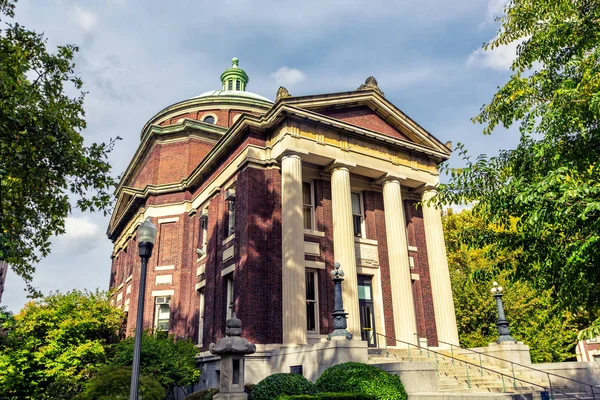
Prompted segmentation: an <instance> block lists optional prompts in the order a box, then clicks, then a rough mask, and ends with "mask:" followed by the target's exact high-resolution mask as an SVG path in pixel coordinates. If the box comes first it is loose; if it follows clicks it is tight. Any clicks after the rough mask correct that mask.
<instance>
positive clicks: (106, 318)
mask: <svg viewBox="0 0 600 400" xmlns="http://www.w3.org/2000/svg"><path fill="white" fill-rule="evenodd" d="M122 320H123V312H122V311H121V310H118V309H116V308H114V307H113V306H111V305H110V303H109V301H108V296H107V294H106V293H100V292H93V293H92V292H80V291H77V290H74V291H71V292H68V293H65V294H60V293H56V294H51V295H49V296H47V297H45V298H44V299H38V300H36V301H34V302H30V303H29V304H27V305H26V306H25V308H24V309H23V310H22V311H21V312H20V313H19V314H17V315H16V316H14V318H7V319H5V322H4V323H3V326H2V330H3V331H4V332H6V337H5V340H4V341H0V398H8V399H70V398H72V397H73V396H74V395H75V394H77V393H78V392H79V391H81V385H82V383H83V382H84V381H86V380H87V379H89V378H90V377H91V376H92V375H93V373H94V372H96V371H97V370H98V369H99V368H100V367H102V366H103V365H105V364H106V363H107V362H108V360H109V357H110V355H111V354H110V346H111V345H112V344H114V343H117V342H118V340H119V329H120V328H121V326H122Z"/></svg>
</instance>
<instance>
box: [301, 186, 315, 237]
mask: <svg viewBox="0 0 600 400" xmlns="http://www.w3.org/2000/svg"><path fill="white" fill-rule="evenodd" d="M314 198H315V196H314V191H313V184H312V182H302V217H303V219H304V229H314V226H315V225H314V220H315V202H314Z"/></svg>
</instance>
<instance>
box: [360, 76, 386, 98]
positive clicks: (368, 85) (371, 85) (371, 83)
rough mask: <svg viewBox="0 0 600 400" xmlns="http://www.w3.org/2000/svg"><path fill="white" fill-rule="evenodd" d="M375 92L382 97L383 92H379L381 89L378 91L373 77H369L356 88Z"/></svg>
mask: <svg viewBox="0 0 600 400" xmlns="http://www.w3.org/2000/svg"><path fill="white" fill-rule="evenodd" d="M370 89H372V90H375V91H376V92H377V93H379V94H380V95H382V96H383V92H382V91H381V89H379V86H378V85H377V79H375V77H373V76H370V77H368V78H367V79H366V80H365V83H363V84H362V85H360V86H359V87H358V89H356V90H357V91H358V90H370Z"/></svg>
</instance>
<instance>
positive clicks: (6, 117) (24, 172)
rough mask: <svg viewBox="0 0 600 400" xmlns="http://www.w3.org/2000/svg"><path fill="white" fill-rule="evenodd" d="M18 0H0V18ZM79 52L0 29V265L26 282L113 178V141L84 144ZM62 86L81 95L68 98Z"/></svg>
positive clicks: (99, 206) (98, 205)
mask: <svg viewBox="0 0 600 400" xmlns="http://www.w3.org/2000/svg"><path fill="white" fill-rule="evenodd" d="M15 1H16V0H0V21H2V19H3V18H4V19H6V18H13V17H14V8H15ZM77 51H78V48H77V47H76V46H73V45H65V46H59V47H58V49H57V51H56V53H50V52H48V49H47V48H46V39H45V38H44V36H43V35H42V34H38V33H35V32H33V31H30V30H27V29H25V28H24V27H23V26H21V25H19V24H18V23H14V24H8V23H6V24H5V28H4V29H0V260H5V261H7V262H8V263H9V264H10V265H11V268H12V269H13V271H14V272H15V273H16V274H17V275H20V276H21V277H22V278H23V279H24V280H25V282H26V283H27V285H28V288H29V290H30V291H32V292H33V291H34V290H33V288H32V287H31V285H30V282H31V279H32V274H33V272H34V271H35V267H34V263H36V262H38V261H39V260H40V258H42V257H45V256H47V255H48V254H49V252H50V242H49V238H50V237H51V236H52V235H58V234H61V233H64V231H65V228H64V223H65V218H66V217H67V216H68V215H69V213H70V212H71V209H72V204H71V199H74V200H75V201H76V203H75V204H76V207H77V208H79V209H81V210H83V211H86V210H89V211H96V210H103V211H104V212H105V213H106V212H107V208H108V206H109V205H110V203H111V191H112V188H113V187H114V185H115V180H114V179H113V178H112V177H111V176H110V174H109V172H110V165H109V164H108V162H107V161H106V158H107V154H108V153H109V152H110V151H111V150H112V148H113V145H114V141H113V140H110V141H109V143H108V144H105V143H101V144H95V143H94V144H91V145H90V146H86V144H85V143H84V139H83V137H82V136H81V131H82V130H83V129H84V128H85V127H86V124H85V120H84V119H83V117H84V110H83V99H84V95H85V93H84V92H80V91H81V88H82V84H83V82H82V80H81V79H80V78H79V77H77V76H76V74H75V72H74V67H75V65H74V63H73V57H74V55H75V53H76V52H77ZM65 85H72V86H73V87H74V88H75V91H76V92H80V94H79V95H78V96H76V97H70V96H69V95H67V94H66V93H65V90H66V89H67V88H66V87H65Z"/></svg>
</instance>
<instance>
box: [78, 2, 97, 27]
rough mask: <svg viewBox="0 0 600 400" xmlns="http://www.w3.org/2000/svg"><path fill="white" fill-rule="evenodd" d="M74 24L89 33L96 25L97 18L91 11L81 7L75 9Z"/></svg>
mask: <svg viewBox="0 0 600 400" xmlns="http://www.w3.org/2000/svg"><path fill="white" fill-rule="evenodd" d="M73 18H74V19H75V22H77V24H78V25H79V26H80V27H81V29H83V30H84V31H86V32H91V31H93V30H94V28H96V25H97V24H98V17H97V16H96V14H94V13H93V12H91V11H88V10H86V9H84V8H81V7H76V8H75V10H74V13H73Z"/></svg>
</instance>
